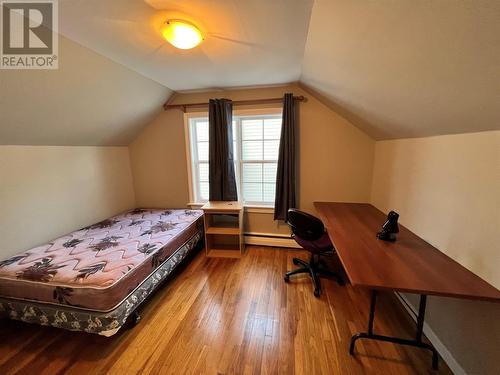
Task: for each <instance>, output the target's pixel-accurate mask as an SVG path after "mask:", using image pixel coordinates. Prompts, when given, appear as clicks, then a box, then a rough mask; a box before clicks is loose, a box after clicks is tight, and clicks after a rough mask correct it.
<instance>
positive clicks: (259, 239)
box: [245, 235, 301, 249]
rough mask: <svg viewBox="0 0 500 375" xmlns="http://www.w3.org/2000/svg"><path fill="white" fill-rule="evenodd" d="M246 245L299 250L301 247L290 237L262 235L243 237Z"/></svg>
mask: <svg viewBox="0 0 500 375" xmlns="http://www.w3.org/2000/svg"><path fill="white" fill-rule="evenodd" d="M245 244H246V245H257V246H272V247H291V248H295V249H301V247H300V246H299V245H298V244H297V242H295V241H294V240H293V239H292V238H290V237H281V236H277V237H274V236H272V237H271V236H264V235H245Z"/></svg>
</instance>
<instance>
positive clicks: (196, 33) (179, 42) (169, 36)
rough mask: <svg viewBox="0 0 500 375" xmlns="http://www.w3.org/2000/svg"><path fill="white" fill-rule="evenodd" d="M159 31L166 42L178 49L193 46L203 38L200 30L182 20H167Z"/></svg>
mask: <svg viewBox="0 0 500 375" xmlns="http://www.w3.org/2000/svg"><path fill="white" fill-rule="evenodd" d="M161 33H162V35H163V37H164V38H165V39H166V40H167V42H169V43H170V44H172V45H173V46H174V47H177V48H180V49H191V48H194V47H196V46H197V45H198V44H200V43H201V41H202V40H203V35H202V34H201V31H200V30H199V29H198V28H197V27H196V26H195V25H193V24H192V23H190V22H188V21H183V20H168V21H167V22H166V23H165V25H164V26H163V28H162V30H161Z"/></svg>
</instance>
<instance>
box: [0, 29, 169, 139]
mask: <svg viewBox="0 0 500 375" xmlns="http://www.w3.org/2000/svg"><path fill="white" fill-rule="evenodd" d="M59 57H60V58H59V60H60V62H59V69H57V70H0V88H1V89H0V145H50V146H52V145H57V146H111V145H128V144H129V143H130V142H132V140H133V139H134V138H135V137H136V136H137V134H138V133H139V132H140V131H141V130H142V128H143V127H144V126H145V125H146V124H148V123H149V122H151V121H152V120H153V119H154V118H155V117H156V116H157V115H158V114H159V113H160V112H161V111H162V105H163V103H164V102H165V100H166V99H167V98H168V96H169V95H170V94H171V91H170V90H168V89H167V88H166V87H165V86H162V85H160V84H159V83H158V82H155V81H153V80H151V79H148V78H145V77H143V76H141V75H140V74H138V73H136V72H134V71H132V70H130V69H128V68H126V67H125V66H123V65H120V64H117V63H115V62H113V61H111V60H109V59H106V58H105V57H103V56H101V55H99V54H97V53H95V52H93V51H91V50H89V49H87V48H84V47H82V46H80V45H79V44H77V43H75V42H73V41H71V40H69V39H66V38H64V37H62V38H59ZM4 88H7V89H4Z"/></svg>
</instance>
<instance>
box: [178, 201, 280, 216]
mask: <svg viewBox="0 0 500 375" xmlns="http://www.w3.org/2000/svg"><path fill="white" fill-rule="evenodd" d="M205 203H206V202H191V203H188V204H187V206H189V207H191V208H192V209H200V208H201V207H203V206H204V205H205ZM243 207H244V209H245V212H250V213H256V214H273V213H274V207H272V206H264V205H256V204H244V205H243Z"/></svg>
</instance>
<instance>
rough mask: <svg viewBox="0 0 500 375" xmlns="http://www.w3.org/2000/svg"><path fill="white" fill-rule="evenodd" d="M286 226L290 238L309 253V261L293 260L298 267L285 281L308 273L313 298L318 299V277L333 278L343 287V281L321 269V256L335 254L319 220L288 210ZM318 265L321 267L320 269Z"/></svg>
mask: <svg viewBox="0 0 500 375" xmlns="http://www.w3.org/2000/svg"><path fill="white" fill-rule="evenodd" d="M287 224H288V225H289V226H290V228H291V230H292V238H293V239H294V240H295V242H297V243H298V244H299V245H300V246H301V247H302V248H304V249H305V250H307V251H309V252H310V253H311V259H310V260H309V263H308V262H305V261H303V260H302V259H299V258H293V264H295V265H296V266H300V267H299V268H297V269H295V270H293V271H289V272H287V273H286V274H285V281H286V282H289V281H290V276H292V275H297V274H300V273H308V274H309V275H310V276H311V279H312V282H313V286H314V296H315V297H319V295H320V292H321V284H320V281H319V277H320V276H330V277H334V278H335V279H336V280H337V282H338V283H339V285H344V281H343V280H342V278H341V277H340V276H339V275H337V274H336V273H335V272H332V271H328V270H327V269H325V268H323V267H324V262H323V261H322V260H321V256H322V255H328V256H331V255H333V254H335V248H334V246H333V244H332V242H331V241H330V238H329V237H328V234H327V233H326V231H325V227H324V225H323V223H322V222H321V220H320V219H318V218H317V217H315V216H313V215H310V214H308V213H306V212H303V211H299V210H297V209H295V208H290V209H289V210H288V220H287ZM320 265H322V266H323V267H320Z"/></svg>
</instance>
